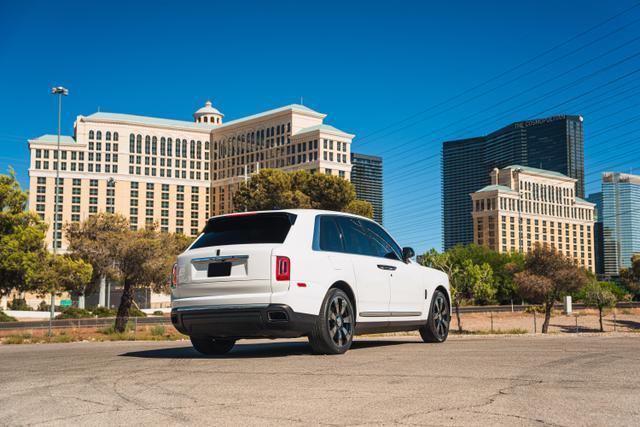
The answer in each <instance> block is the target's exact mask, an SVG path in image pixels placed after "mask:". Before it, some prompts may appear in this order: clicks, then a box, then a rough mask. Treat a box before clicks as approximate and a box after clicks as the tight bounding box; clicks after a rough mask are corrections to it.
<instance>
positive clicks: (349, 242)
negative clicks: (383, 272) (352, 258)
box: [338, 217, 393, 258]
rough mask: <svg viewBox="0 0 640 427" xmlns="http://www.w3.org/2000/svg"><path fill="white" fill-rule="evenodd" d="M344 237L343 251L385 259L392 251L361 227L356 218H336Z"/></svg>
mask: <svg viewBox="0 0 640 427" xmlns="http://www.w3.org/2000/svg"><path fill="white" fill-rule="evenodd" d="M338 223H339V224H340V228H341V229H342V232H343V236H344V245H345V250H346V251H347V252H349V253H353V254H358V255H368V256H373V257H378V258H386V257H388V255H389V253H391V254H393V250H392V249H391V248H390V247H389V245H387V244H386V242H385V241H384V239H381V238H379V237H377V236H376V235H374V234H373V233H372V232H370V231H369V230H368V229H367V228H365V227H364V226H363V225H362V222H361V221H360V220H359V219H357V218H350V217H338Z"/></svg>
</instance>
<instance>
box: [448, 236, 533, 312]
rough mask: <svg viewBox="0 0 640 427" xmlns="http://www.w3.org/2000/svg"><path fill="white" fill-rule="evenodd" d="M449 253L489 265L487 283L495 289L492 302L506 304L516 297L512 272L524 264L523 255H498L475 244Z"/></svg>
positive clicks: (514, 253)
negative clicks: (490, 276)
mask: <svg viewBox="0 0 640 427" xmlns="http://www.w3.org/2000/svg"><path fill="white" fill-rule="evenodd" d="M449 251H451V252H453V253H454V254H455V257H456V258H457V259H461V260H462V259H469V260H471V261H472V262H473V263H474V264H478V265H482V264H484V263H486V264H489V265H490V266H491V270H492V278H491V281H490V282H489V285H490V286H491V288H493V289H495V294H494V297H493V298H492V300H497V302H499V303H500V304H508V303H510V302H512V301H513V299H514V298H516V297H517V296H518V295H517V294H518V292H517V287H516V285H515V283H514V282H513V270H516V271H519V270H521V269H522V266H523V264H524V255H523V254H521V253H518V252H512V253H499V252H496V251H493V250H491V249H489V248H487V247H486V246H480V245H476V244H473V243H472V244H469V245H457V246H455V247H453V248H451V249H449Z"/></svg>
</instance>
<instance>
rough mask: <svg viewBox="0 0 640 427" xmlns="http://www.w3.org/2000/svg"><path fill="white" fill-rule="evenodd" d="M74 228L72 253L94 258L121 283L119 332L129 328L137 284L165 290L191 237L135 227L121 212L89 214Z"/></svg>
mask: <svg viewBox="0 0 640 427" xmlns="http://www.w3.org/2000/svg"><path fill="white" fill-rule="evenodd" d="M71 231H72V232H71V233H69V234H68V238H69V242H70V244H69V250H70V252H71V255H72V256H74V257H77V258H81V259H84V260H85V261H87V262H89V263H92V262H95V263H96V265H97V268H96V270H98V271H100V272H101V274H104V275H105V276H106V277H108V278H110V279H111V280H114V281H115V282H117V283H119V284H121V285H122V288H123V290H122V298H121V300H120V305H119V306H118V312H117V317H116V324H115V329H116V330H117V331H118V332H124V330H125V328H126V325H127V321H128V320H129V311H130V310H131V307H132V306H133V305H134V303H135V302H134V290H135V288H137V287H152V288H153V289H154V290H156V291H162V290H166V289H167V282H168V280H169V273H170V271H171V265H172V264H173V262H174V261H175V257H176V255H178V254H179V253H180V252H182V251H183V250H184V249H185V248H186V247H187V246H188V244H189V243H190V241H191V240H190V239H189V238H187V237H185V236H178V235H172V234H168V233H161V232H158V231H157V230H156V229H155V227H149V228H147V229H144V230H137V231H134V230H131V229H130V228H129V226H128V222H127V220H126V219H125V218H123V217H122V216H119V215H113V214H106V213H103V214H99V215H95V216H93V217H90V218H89V219H87V220H86V221H85V222H84V223H82V224H79V225H76V226H73V228H72V229H71ZM94 277H95V276H94Z"/></svg>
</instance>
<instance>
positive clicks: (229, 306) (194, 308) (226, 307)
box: [172, 304, 269, 311]
mask: <svg viewBox="0 0 640 427" xmlns="http://www.w3.org/2000/svg"><path fill="white" fill-rule="evenodd" d="M268 306H269V304H219V305H199V306H191V307H175V308H173V309H172V310H173V311H198V310H232V309H235V310H241V309H247V308H249V309H251V308H267V307H268Z"/></svg>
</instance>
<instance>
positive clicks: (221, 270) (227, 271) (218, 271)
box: [207, 262, 231, 277]
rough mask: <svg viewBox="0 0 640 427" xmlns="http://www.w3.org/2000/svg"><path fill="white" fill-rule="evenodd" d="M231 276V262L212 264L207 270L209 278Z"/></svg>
mask: <svg viewBox="0 0 640 427" xmlns="http://www.w3.org/2000/svg"><path fill="white" fill-rule="evenodd" d="M227 276H231V263H230V262H212V263H209V267H208V268H207V277H227Z"/></svg>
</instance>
